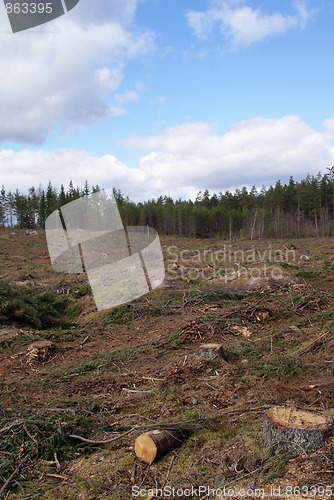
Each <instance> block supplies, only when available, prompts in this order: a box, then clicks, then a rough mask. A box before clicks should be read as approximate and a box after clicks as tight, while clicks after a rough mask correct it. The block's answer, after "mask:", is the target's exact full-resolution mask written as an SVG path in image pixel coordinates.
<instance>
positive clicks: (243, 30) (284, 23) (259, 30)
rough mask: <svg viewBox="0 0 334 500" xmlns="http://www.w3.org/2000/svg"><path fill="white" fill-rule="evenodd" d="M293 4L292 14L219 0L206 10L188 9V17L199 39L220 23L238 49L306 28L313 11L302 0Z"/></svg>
mask: <svg viewBox="0 0 334 500" xmlns="http://www.w3.org/2000/svg"><path fill="white" fill-rule="evenodd" d="M294 6H295V12H294V14H291V15H283V14H281V13H280V12H275V13H270V14H268V13H266V12H264V11H262V10H260V9H253V8H251V7H249V6H247V5H245V2H243V1H235V0H216V1H213V2H212V7H211V8H210V9H209V10H207V11H194V10H190V11H188V12H186V19H187V22H188V24H189V26H190V28H191V29H192V31H193V33H194V34H195V35H196V36H197V37H198V38H201V39H209V38H210V37H211V36H212V33H213V30H214V28H215V26H216V25H218V26H219V27H220V30H221V33H222V34H223V36H224V37H225V38H226V39H227V41H228V42H229V44H230V45H231V46H232V47H233V48H238V47H240V46H242V45H251V44H253V43H256V42H259V41H261V40H263V39H265V38H267V37H272V36H278V35H283V34H285V33H286V32H287V31H289V30H292V29H304V28H305V27H306V26H307V24H308V22H309V21H310V19H311V18H312V15H313V12H312V11H311V10H309V9H308V8H307V6H306V2H305V1H303V0H297V1H296V2H295V4H294Z"/></svg>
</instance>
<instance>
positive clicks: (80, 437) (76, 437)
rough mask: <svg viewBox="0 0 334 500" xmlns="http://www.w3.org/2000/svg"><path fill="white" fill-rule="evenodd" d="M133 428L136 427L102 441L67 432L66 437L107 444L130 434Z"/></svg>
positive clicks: (90, 442)
mask: <svg viewBox="0 0 334 500" xmlns="http://www.w3.org/2000/svg"><path fill="white" fill-rule="evenodd" d="M135 430H136V427H133V428H132V429H130V430H129V431H126V432H123V434H120V435H119V436H117V437H114V438H112V439H106V440H104V441H100V440H94V439H87V438H84V437H82V436H77V435H76V434H69V435H68V437H70V438H72V439H78V440H79V441H83V442H84V443H89V444H108V443H113V442H114V441H118V439H122V437H124V436H128V435H129V434H131V432H133V431H135Z"/></svg>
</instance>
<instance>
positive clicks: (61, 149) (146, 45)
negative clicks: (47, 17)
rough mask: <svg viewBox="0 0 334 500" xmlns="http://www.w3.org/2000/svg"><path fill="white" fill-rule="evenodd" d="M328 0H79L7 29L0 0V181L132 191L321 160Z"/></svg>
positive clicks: (285, 174) (329, 71)
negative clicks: (53, 15) (36, 22)
mask: <svg viewBox="0 0 334 500" xmlns="http://www.w3.org/2000/svg"><path fill="white" fill-rule="evenodd" d="M333 23H334V2H333V1H332V0H80V2H79V3H78V5H77V6H76V7H75V8H73V9H72V10H71V11H69V12H68V13H67V14H66V15H64V16H61V17H59V18H58V19H56V20H54V21H51V22H49V23H46V24H44V25H41V26H38V27H36V28H32V29H29V30H26V31H22V32H19V33H12V32H11V29H10V25H9V21H8V18H7V15H6V10H5V7H4V5H3V3H2V2H1V5H0V187H1V185H4V186H5V188H6V190H9V189H11V190H13V191H15V190H16V189H18V190H19V191H21V192H27V190H28V189H29V188H30V187H31V186H35V187H36V188H37V187H39V186H41V187H43V188H46V186H47V184H48V182H49V180H50V181H51V183H52V184H53V185H54V186H55V187H57V188H59V187H60V185H61V184H64V186H65V187H67V186H68V184H69V181H70V180H72V181H73V183H74V185H79V186H80V187H83V185H84V181H85V180H86V179H87V181H88V183H89V185H90V186H92V185H96V184H98V185H99V186H100V187H102V188H105V189H110V188H112V187H115V188H117V189H120V190H121V192H122V193H123V194H124V195H125V196H128V197H129V198H130V199H131V200H133V201H136V202H138V201H144V200H148V199H152V198H157V197H158V196H160V195H168V196H172V197H173V198H174V199H178V198H182V199H189V198H191V199H194V198H195V196H196V194H197V193H198V192H199V191H203V190H204V189H209V191H210V193H211V194H212V193H214V192H216V193H219V192H220V191H222V192H225V191H226V190H230V191H233V190H234V189H236V188H241V187H243V186H246V187H248V188H251V187H252V186H253V185H255V186H256V187H257V188H258V189H261V187H262V186H269V185H272V184H274V183H275V182H276V180H277V179H280V180H281V181H282V182H288V180H289V177H290V176H291V175H292V176H293V177H294V179H295V180H296V181H298V180H300V179H302V178H305V176H306V175H307V174H311V175H316V174H317V173H318V172H319V171H320V172H321V173H322V174H324V173H326V172H327V170H326V168H327V167H331V166H333V165H334V107H333V104H334V91H333V82H334V64H333V55H332V54H333V46H334V30H333Z"/></svg>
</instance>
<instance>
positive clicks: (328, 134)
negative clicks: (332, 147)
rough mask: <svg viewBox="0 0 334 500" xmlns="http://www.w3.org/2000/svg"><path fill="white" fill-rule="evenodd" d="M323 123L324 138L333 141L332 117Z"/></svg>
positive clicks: (333, 125)
mask: <svg viewBox="0 0 334 500" xmlns="http://www.w3.org/2000/svg"><path fill="white" fill-rule="evenodd" d="M323 125H324V129H325V134H324V135H325V139H326V140H327V141H328V142H331V143H334V118H329V119H328V120H325V121H324V123H323Z"/></svg>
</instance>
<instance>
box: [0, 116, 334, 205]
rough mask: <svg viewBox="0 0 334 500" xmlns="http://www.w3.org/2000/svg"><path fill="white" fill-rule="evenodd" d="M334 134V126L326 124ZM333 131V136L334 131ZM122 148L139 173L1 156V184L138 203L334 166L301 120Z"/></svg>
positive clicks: (76, 161) (195, 127) (93, 162)
mask: <svg viewBox="0 0 334 500" xmlns="http://www.w3.org/2000/svg"><path fill="white" fill-rule="evenodd" d="M328 123H329V124H331V127H332V126H333V123H334V119H330V120H328ZM331 130H332V129H331ZM122 144H123V146H125V147H127V148H132V149H135V150H139V151H143V152H144V153H143V154H142V156H141V157H140V159H139V162H138V165H137V167H136V168H130V167H129V166H127V165H125V164H124V163H122V162H120V161H119V160H117V159H116V158H115V157H114V156H112V155H106V156H102V157H96V156H94V155H92V154H90V153H87V152H84V151H76V150H62V151H54V152H47V151H19V152H13V151H8V150H7V151H2V152H0V178H1V183H3V184H4V185H5V187H6V188H7V189H13V190H15V189H16V188H18V189H19V190H21V191H26V190H27V189H28V188H29V187H30V186H31V185H34V186H35V187H37V186H38V185H39V183H40V182H42V183H43V185H44V187H45V186H46V185H47V182H48V180H49V179H50V180H51V182H52V183H53V184H54V185H55V186H58V187H59V186H60V184H61V183H63V184H64V185H65V186H66V185H67V184H68V182H69V180H70V179H72V180H73V182H74V184H78V185H80V186H82V185H83V182H84V180H85V179H88V182H89V183H90V185H92V184H94V185H95V184H99V185H100V186H101V187H104V188H106V189H108V188H110V187H117V188H119V189H121V191H122V192H123V193H124V194H125V195H128V196H129V197H130V198H131V199H133V200H135V201H139V200H145V199H149V198H153V197H157V196H159V195H160V194H167V195H170V196H172V197H174V198H178V197H181V198H186V199H187V198H188V197H193V196H194V195H195V194H196V193H197V192H198V191H200V190H203V189H205V188H208V189H209V190H210V192H214V191H215V192H219V191H220V190H222V191H225V190H226V189H230V190H231V189H234V188H236V187H242V186H244V185H246V186H252V185H256V186H259V187H261V186H262V185H263V184H264V185H270V184H273V183H274V182H275V181H276V180H277V179H278V178H280V179H281V180H282V181H283V182H284V181H288V179H289V176H290V175H293V176H294V177H295V179H296V180H298V179H301V178H304V177H305V176H306V175H307V173H311V174H317V172H318V171H322V172H323V173H325V172H326V167H327V166H331V165H334V147H333V145H330V144H328V143H327V142H326V138H325V136H324V135H322V134H320V133H318V132H316V131H314V130H313V129H312V128H310V127H309V126H308V125H307V124H305V123H304V122H303V121H302V120H301V119H300V118H298V117H296V116H284V117H282V118H280V119H276V120H275V119H268V118H254V119H252V120H248V121H243V122H239V123H237V124H235V125H234V126H233V127H232V128H231V129H230V130H229V131H228V132H226V133H224V134H221V133H219V132H218V131H217V130H216V129H215V127H214V125H212V124H209V123H205V122H198V123H185V124H182V125H176V126H174V127H169V128H167V129H165V130H164V131H163V132H161V133H160V134H159V135H156V136H151V137H129V138H128V139H126V140H124V141H123V142H122Z"/></svg>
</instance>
